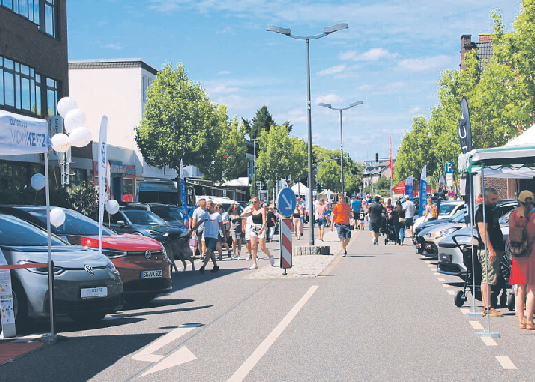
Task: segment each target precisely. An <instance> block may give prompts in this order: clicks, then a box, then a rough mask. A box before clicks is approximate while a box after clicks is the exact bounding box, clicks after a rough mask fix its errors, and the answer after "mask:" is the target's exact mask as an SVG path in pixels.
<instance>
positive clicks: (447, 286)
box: [442, 284, 451, 288]
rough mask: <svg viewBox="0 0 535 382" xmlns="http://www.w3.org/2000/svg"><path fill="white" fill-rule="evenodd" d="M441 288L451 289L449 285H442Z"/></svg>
mask: <svg viewBox="0 0 535 382" xmlns="http://www.w3.org/2000/svg"><path fill="white" fill-rule="evenodd" d="M442 287H444V288H451V285H449V284H442Z"/></svg>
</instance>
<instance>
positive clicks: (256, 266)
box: [249, 264, 258, 270]
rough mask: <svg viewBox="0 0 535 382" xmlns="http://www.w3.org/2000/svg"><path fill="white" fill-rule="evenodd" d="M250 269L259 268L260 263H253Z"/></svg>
mask: <svg viewBox="0 0 535 382" xmlns="http://www.w3.org/2000/svg"><path fill="white" fill-rule="evenodd" d="M249 269H251V270H252V269H258V265H257V264H253V265H251V268H249Z"/></svg>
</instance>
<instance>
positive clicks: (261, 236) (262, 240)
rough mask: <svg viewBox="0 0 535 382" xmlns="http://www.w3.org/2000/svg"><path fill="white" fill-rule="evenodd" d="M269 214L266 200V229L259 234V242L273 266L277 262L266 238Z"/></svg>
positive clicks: (264, 205) (263, 211) (264, 211)
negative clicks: (267, 244)
mask: <svg viewBox="0 0 535 382" xmlns="http://www.w3.org/2000/svg"><path fill="white" fill-rule="evenodd" d="M268 214H269V212H268V204H267V203H265V202H264V203H262V224H263V226H264V230H263V231H262V232H261V233H259V235H258V244H260V249H261V250H262V252H264V253H265V254H266V255H267V257H268V258H269V262H270V264H271V266H273V265H274V264H275V259H274V258H273V256H271V253H270V252H269V249H268V248H267V246H266V240H267V237H268V235H269V224H268Z"/></svg>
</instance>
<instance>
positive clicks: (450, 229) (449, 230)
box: [437, 227, 459, 237]
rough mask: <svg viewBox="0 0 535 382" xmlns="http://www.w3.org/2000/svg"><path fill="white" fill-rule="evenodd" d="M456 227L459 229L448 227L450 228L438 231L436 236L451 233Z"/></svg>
mask: <svg viewBox="0 0 535 382" xmlns="http://www.w3.org/2000/svg"><path fill="white" fill-rule="evenodd" d="M458 229H459V228H458V227H450V228H446V229H443V230H442V231H440V232H439V233H438V236H437V237H444V236H448V235H449V234H452V233H453V232H455V231H457V230H458Z"/></svg>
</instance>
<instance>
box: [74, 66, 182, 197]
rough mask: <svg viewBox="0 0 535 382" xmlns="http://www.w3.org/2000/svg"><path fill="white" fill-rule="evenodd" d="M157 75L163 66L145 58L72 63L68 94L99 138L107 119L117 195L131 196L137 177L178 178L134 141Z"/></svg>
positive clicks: (113, 191)
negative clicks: (153, 163) (148, 161)
mask: <svg viewBox="0 0 535 382" xmlns="http://www.w3.org/2000/svg"><path fill="white" fill-rule="evenodd" d="M157 73H158V70H156V69H155V68H153V67H152V66H150V65H148V64H147V63H145V62H143V61H142V60H141V59H126V60H94V61H69V96H70V97H71V98H73V99H75V100H76V102H77V104H78V108H80V109H82V110H84V112H85V114H86V117H87V119H86V127H87V128H89V129H90V130H91V133H92V135H93V141H94V142H98V140H99V128H100V121H101V118H102V116H103V115H106V116H107V117H108V144H109V145H111V146H114V149H113V150H110V152H109V154H108V159H109V161H110V163H111V165H112V166H111V167H112V178H114V179H112V194H114V195H116V197H115V198H116V199H118V197H117V195H123V189H124V191H126V192H125V193H124V194H130V190H131V189H132V187H134V184H133V182H134V181H135V182H138V181H140V180H143V179H173V178H176V176H177V173H176V171H175V170H174V169H169V168H163V169H158V168H156V167H152V166H149V165H147V164H146V162H145V160H144V159H143V156H142V155H141V153H140V152H139V149H138V147H137V144H136V141H135V134H136V132H135V128H136V126H138V125H139V123H140V121H141V119H142V117H143V111H144V107H145V102H146V100H147V88H148V87H149V86H150V84H152V82H153V81H154V80H155V79H156V74H157ZM132 153H133V154H134V155H132ZM94 158H96V157H94ZM125 161H126V162H125ZM125 169H128V171H127V173H128V174H127V175H128V176H125ZM134 174H135V176H132V175H134ZM95 176H96V174H95ZM117 178H121V179H122V182H121V180H119V179H117ZM114 187H115V190H113V188H114ZM118 187H121V190H118V189H117V188H118ZM135 188H136V189H137V187H135ZM127 190H128V191H127ZM134 192H135V191H134Z"/></svg>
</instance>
